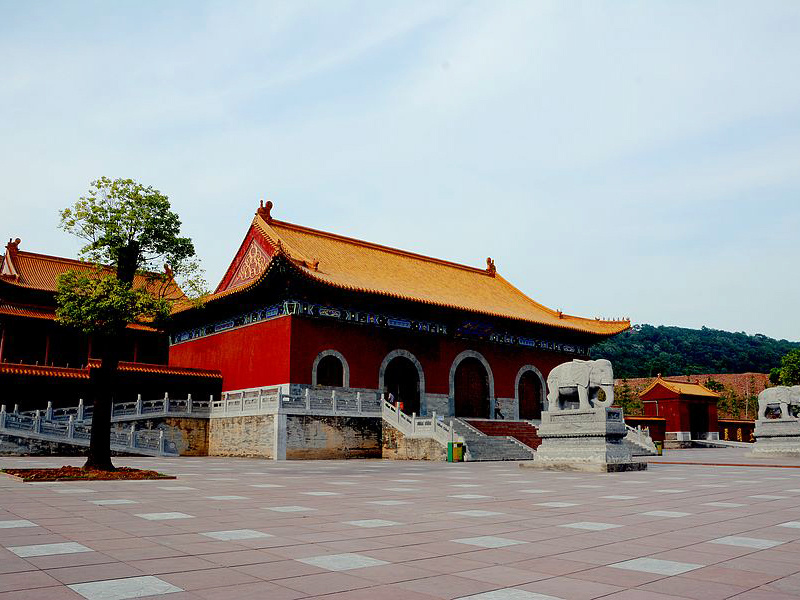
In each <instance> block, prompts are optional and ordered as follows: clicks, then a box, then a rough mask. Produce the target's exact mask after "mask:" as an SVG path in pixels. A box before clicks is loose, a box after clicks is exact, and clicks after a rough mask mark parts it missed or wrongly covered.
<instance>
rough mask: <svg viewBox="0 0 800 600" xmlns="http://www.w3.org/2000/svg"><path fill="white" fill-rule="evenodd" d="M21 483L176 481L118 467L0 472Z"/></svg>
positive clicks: (163, 476) (165, 476) (163, 475)
mask: <svg viewBox="0 0 800 600" xmlns="http://www.w3.org/2000/svg"><path fill="white" fill-rule="evenodd" d="M0 472H2V473H5V474H7V475H11V476H12V477H15V478H17V479H21V480H22V481H26V482H28V481H32V482H42V481H106V480H109V481H111V480H116V481H119V480H122V481H124V480H142V479H176V477H174V476H173V475H165V474H164V473H159V472H158V471H147V470H144V469H132V468H130V467H119V468H117V470H116V471H97V470H94V469H82V468H81V467H69V466H63V467H59V468H57V469H55V468H54V469H3V470H2V471H0Z"/></svg>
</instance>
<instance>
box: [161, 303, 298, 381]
mask: <svg viewBox="0 0 800 600" xmlns="http://www.w3.org/2000/svg"><path fill="white" fill-rule="evenodd" d="M290 341H291V318H290V317H282V318H279V319H273V320H272V321H265V322H263V323H257V324H254V325H249V326H247V327H241V328H239V329H232V330H230V331H226V332H224V333H217V334H215V335H210V336H208V337H203V338H198V339H196V340H191V341H188V342H183V343H182V344H177V345H175V346H172V347H171V348H170V350H169V364H170V366H175V367H194V368H200V369H219V370H220V371H222V390H223V391H227V390H240V389H243V388H252V387H259V386H266V385H277V384H282V383H289V353H290Z"/></svg>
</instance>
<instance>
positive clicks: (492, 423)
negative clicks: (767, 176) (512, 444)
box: [465, 419, 542, 450]
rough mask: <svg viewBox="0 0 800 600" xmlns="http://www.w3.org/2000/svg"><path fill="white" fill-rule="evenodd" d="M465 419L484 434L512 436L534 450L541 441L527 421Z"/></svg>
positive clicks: (534, 428)
mask: <svg viewBox="0 0 800 600" xmlns="http://www.w3.org/2000/svg"><path fill="white" fill-rule="evenodd" d="M465 421H466V422H467V423H468V424H469V425H471V426H472V427H474V428H475V429H477V430H478V431H480V432H481V433H484V434H486V435H491V436H500V437H513V438H514V439H516V440H517V441H518V442H522V443H523V444H525V445H526V446H527V447H528V448H531V449H533V450H536V449H537V448H538V447H539V444H541V443H542V438H540V437H539V434H538V433H537V431H536V427H534V426H533V425H532V424H531V423H529V422H528V421H503V420H489V421H487V420H483V419H465Z"/></svg>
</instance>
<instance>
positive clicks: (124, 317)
mask: <svg viewBox="0 0 800 600" xmlns="http://www.w3.org/2000/svg"><path fill="white" fill-rule="evenodd" d="M180 227H181V222H180V219H179V218H178V215H177V214H175V213H174V212H172V210H171V208H170V203H169V199H168V198H167V196H165V195H164V194H162V193H161V192H159V191H158V190H156V189H153V188H152V187H150V186H148V187H145V186H144V185H142V184H140V183H137V182H135V181H133V180H132V179H113V180H112V179H109V178H108V177H101V178H100V179H98V180H96V181H93V182H92V183H91V184H90V188H89V193H88V194H87V195H86V196H82V197H81V198H80V199H79V200H78V201H77V202H75V204H74V205H73V206H71V207H69V208H65V209H64V210H62V211H61V228H62V229H64V230H65V231H67V232H69V233H72V234H74V235H76V236H77V237H79V238H81V239H83V240H84V241H85V242H86V245H84V246H83V248H81V251H80V255H81V257H82V258H85V259H87V260H89V261H90V262H93V263H95V270H94V271H92V272H89V273H86V272H77V271H69V272H67V273H65V274H63V275H61V276H60V277H59V281H58V292H57V296H56V298H57V302H58V309H57V311H56V316H57V318H58V320H59V321H60V322H61V323H64V324H66V325H70V326H73V327H76V328H78V329H80V330H82V331H84V332H86V333H104V334H113V333H119V332H121V331H123V330H124V328H125V326H126V325H127V324H129V323H134V322H141V321H155V322H156V324H158V321H159V320H160V319H162V318H164V317H166V316H167V315H169V312H170V308H171V306H172V303H173V302H175V301H176V300H178V299H179V298H180V297H182V296H181V295H180V292H179V291H178V288H176V287H175V283H178V284H179V285H181V287H183V289H184V291H186V292H188V295H189V296H191V297H195V298H197V297H201V296H202V295H203V293H204V292H205V282H204V281H203V279H202V271H201V270H200V267H199V263H198V262H197V261H196V260H195V258H194V245H193V244H192V241H191V240H190V239H189V238H188V237H182V236H181V235H180ZM136 273H140V274H141V275H142V278H141V279H142V281H144V282H145V283H144V284H143V285H139V286H134V285H133V283H134V278H135V275H136ZM173 278H175V279H176V280H177V281H173Z"/></svg>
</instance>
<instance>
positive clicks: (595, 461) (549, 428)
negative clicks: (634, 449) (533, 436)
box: [521, 406, 647, 473]
mask: <svg viewBox="0 0 800 600" xmlns="http://www.w3.org/2000/svg"><path fill="white" fill-rule="evenodd" d="M538 433H539V437H540V438H542V444H541V445H540V446H539V448H537V450H536V454H535V456H534V459H533V462H526V463H522V465H521V466H523V467H528V468H534V469H544V470H550V471H591V472H608V473H610V472H617V471H644V470H645V469H647V463H646V462H644V461H640V460H636V459H634V458H633V457H632V456H631V452H630V449H629V448H628V446H627V444H625V443H624V442H623V439H624V438H625V435H626V434H627V430H626V429H625V421H624V420H623V418H622V409H621V408H618V407H605V406H597V407H594V408H588V409H580V408H579V409H567V410H563V409H562V410H553V411H543V412H542V424H541V425H540V426H539V427H538Z"/></svg>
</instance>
